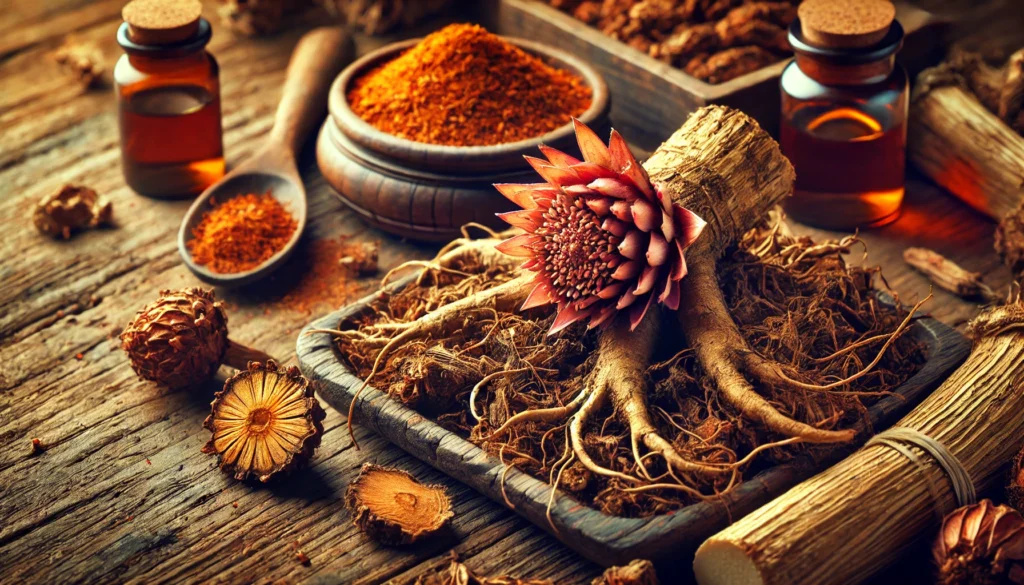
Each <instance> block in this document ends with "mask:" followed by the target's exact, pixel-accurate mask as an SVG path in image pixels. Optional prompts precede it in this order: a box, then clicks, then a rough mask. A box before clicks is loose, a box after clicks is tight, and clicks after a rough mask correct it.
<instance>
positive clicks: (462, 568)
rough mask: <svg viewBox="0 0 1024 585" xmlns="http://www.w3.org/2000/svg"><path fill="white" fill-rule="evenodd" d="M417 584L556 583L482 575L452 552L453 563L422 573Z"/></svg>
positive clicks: (496, 584)
mask: <svg viewBox="0 0 1024 585" xmlns="http://www.w3.org/2000/svg"><path fill="white" fill-rule="evenodd" d="M415 585H554V581H552V580H550V579H515V578H513V577H481V576H480V575H477V574H476V573H474V572H473V571H471V570H470V569H469V567H467V566H466V565H464V564H462V563H460V562H459V559H458V557H456V556H455V554H454V553H452V560H451V564H449V565H448V567H446V568H445V569H442V570H440V571H437V572H434V573H430V574H427V575H422V576H420V577H419V578H417V579H416V583H415Z"/></svg>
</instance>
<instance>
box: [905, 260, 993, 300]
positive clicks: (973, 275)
mask: <svg viewBox="0 0 1024 585" xmlns="http://www.w3.org/2000/svg"><path fill="white" fill-rule="evenodd" d="M903 260H905V261H906V263H907V264H909V265H911V266H913V267H914V268H916V269H917V270H918V271H920V272H921V273H922V274H924V275H925V276H927V277H928V278H929V280H931V281H932V282H933V283H935V286H937V287H939V288H941V289H943V290H947V291H949V292H951V293H953V294H955V295H957V296H960V297H963V298H965V299H982V300H984V301H986V302H993V301H996V300H998V298H999V297H998V295H996V293H995V292H994V291H993V290H992V289H991V288H989V286H988V285H987V284H985V283H984V282H982V281H981V274H979V273H977V272H969V271H967V270H964V269H963V268H962V267H961V266H960V265H959V264H957V263H956V262H953V261H952V260H949V259H948V258H946V257H945V256H943V255H942V254H939V253H938V252H936V251H934V250H929V249H927V248H907V249H906V250H904V251H903Z"/></svg>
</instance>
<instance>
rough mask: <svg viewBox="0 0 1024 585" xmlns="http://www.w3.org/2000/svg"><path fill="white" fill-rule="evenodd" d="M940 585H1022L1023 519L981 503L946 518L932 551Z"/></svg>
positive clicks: (1010, 512)
mask: <svg viewBox="0 0 1024 585" xmlns="http://www.w3.org/2000/svg"><path fill="white" fill-rule="evenodd" d="M932 552H933V554H934V556H935V562H936V563H937V564H938V566H939V576H938V581H937V582H938V583H939V585H999V584H1003V583H1008V584H1018V585H1024V517H1021V515H1020V513H1019V512H1017V511H1016V510H1014V509H1013V508H1010V507H1009V506H996V505H995V504H993V503H992V502H991V501H990V500H982V501H981V502H979V503H977V504H974V505H972V506H964V507H963V508H960V509H958V510H956V511H955V512H953V513H951V514H950V515H948V516H946V519H945V520H944V521H943V522H942V528H941V530H940V531H939V537H938V539H937V540H936V541H935V545H934V547H933V549H932Z"/></svg>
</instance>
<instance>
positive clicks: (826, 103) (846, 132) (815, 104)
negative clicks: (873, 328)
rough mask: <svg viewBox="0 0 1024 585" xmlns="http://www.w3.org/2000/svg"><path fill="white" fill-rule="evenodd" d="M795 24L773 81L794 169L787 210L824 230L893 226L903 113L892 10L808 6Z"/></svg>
mask: <svg viewBox="0 0 1024 585" xmlns="http://www.w3.org/2000/svg"><path fill="white" fill-rule="evenodd" d="M853 7H857V8H859V9H860V10H859V11H858V10H856V9H853ZM799 16H800V17H799V18H798V19H797V20H796V21H794V22H793V24H792V26H791V27H790V30H789V40H790V43H791V44H792V46H793V50H794V52H795V53H796V58H795V59H794V60H793V62H792V63H790V64H789V65H788V66H787V67H786V69H785V71H783V73H782V80H781V87H782V127H781V131H780V134H781V142H782V151H783V153H784V154H785V155H786V156H787V157H789V159H790V161H791V162H792V163H793V166H794V167H795V168H796V190H795V193H794V195H793V197H792V198H790V199H789V200H788V201H787V202H786V206H785V207H786V211H787V212H788V213H789V215H791V216H793V217H795V218H796V219H798V220H800V221H802V222H804V223H808V224H811V225H815V226H819V227H824V228H831V229H852V228H857V227H869V226H878V225H883V224H885V223H888V222H891V221H893V220H895V219H896V218H897V217H899V211H900V207H901V205H902V203H903V193H904V171H905V166H906V139H907V106H908V95H907V94H908V91H907V90H908V82H907V74H906V72H905V71H904V70H903V68H902V67H900V66H899V65H897V64H896V60H895V56H896V52H897V51H899V49H900V47H901V46H902V44H903V28H902V27H901V26H900V24H899V22H896V21H895V20H894V16H895V9H893V8H892V5H891V4H890V3H889V2H887V1H884V0H863V4H862V5H858V3H852V2H848V1H846V0H807V1H806V2H804V3H803V4H802V5H801V7H800V13H799Z"/></svg>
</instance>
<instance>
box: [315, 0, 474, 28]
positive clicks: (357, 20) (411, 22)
mask: <svg viewBox="0 0 1024 585" xmlns="http://www.w3.org/2000/svg"><path fill="white" fill-rule="evenodd" d="M318 1H319V2H320V3H321V4H323V6H324V8H326V9H327V11H328V12H330V13H331V14H333V15H335V16H338V17H340V18H341V19H342V21H343V22H346V23H348V24H350V25H352V26H354V27H356V28H358V29H359V30H361V31H363V32H365V33H366V34H369V35H381V34H384V33H387V32H390V31H392V30H395V29H399V28H408V27H410V26H415V25H416V24H419V23H420V22H423V21H424V20H426V19H427V18H429V17H431V16H434V15H435V14H439V13H441V12H442V11H444V10H446V9H447V8H448V7H449V6H451V5H452V4H454V2H455V0H318Z"/></svg>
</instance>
